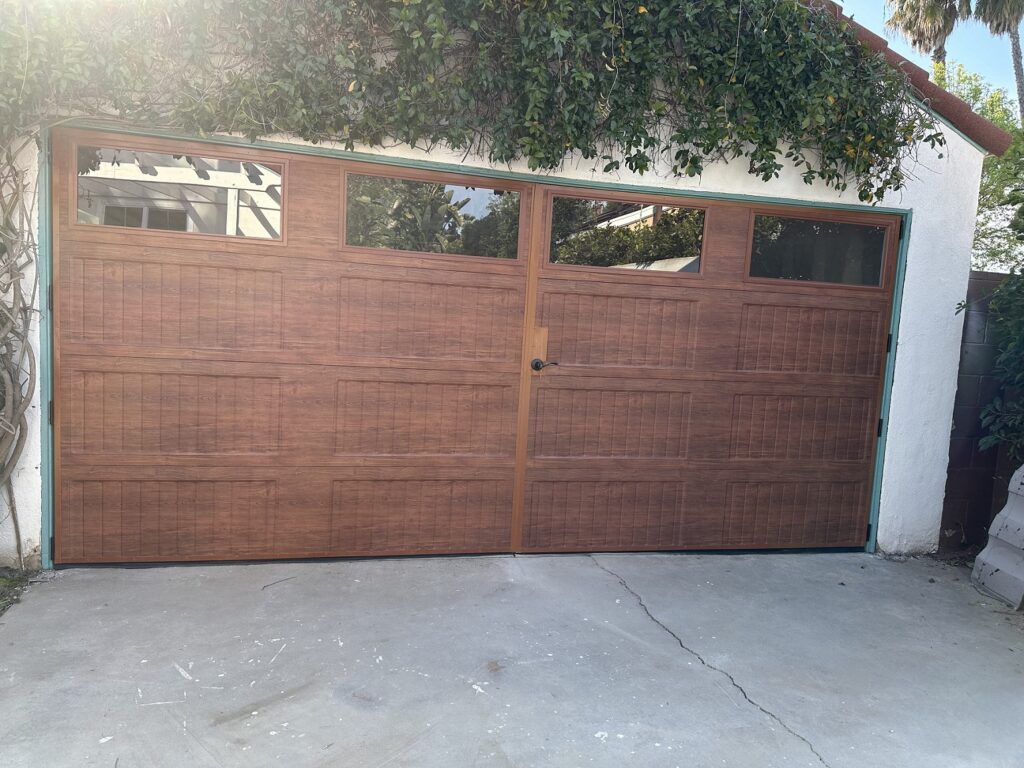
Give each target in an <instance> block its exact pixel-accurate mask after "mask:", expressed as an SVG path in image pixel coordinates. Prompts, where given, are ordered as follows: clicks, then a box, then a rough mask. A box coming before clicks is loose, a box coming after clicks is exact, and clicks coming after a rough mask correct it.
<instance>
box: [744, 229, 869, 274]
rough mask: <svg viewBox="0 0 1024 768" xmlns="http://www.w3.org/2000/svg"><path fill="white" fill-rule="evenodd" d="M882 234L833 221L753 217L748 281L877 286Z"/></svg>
mask: <svg viewBox="0 0 1024 768" xmlns="http://www.w3.org/2000/svg"><path fill="white" fill-rule="evenodd" d="M884 249H885V230H883V229H882V228H880V227H871V226H865V225H863V224H852V223H846V222H838V221H819V220H816V219H795V218H787V217H784V216H755V217H754V238H753V255H752V256H751V262H750V274H751V276H753V277H775V278H784V279H787V280H816V281H824V282H830V283H848V284H854V285H878V284H879V279H880V274H881V266H882V255H883V253H884Z"/></svg>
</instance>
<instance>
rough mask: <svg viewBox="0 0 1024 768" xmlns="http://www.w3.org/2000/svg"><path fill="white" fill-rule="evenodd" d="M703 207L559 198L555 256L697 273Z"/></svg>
mask: <svg viewBox="0 0 1024 768" xmlns="http://www.w3.org/2000/svg"><path fill="white" fill-rule="evenodd" d="M703 238H704V211H702V210H700V209H696V208H681V207H677V206H670V205H663V204H653V203H623V202H617V201H614V200H588V199H584V198H579V197H556V198H555V199H554V203H553V208H552V217H551V261H552V262H553V263H555V264H576V265H582V266H589V267H616V268H618V269H646V270H652V271H655V272H698V271H700V254H701V246H702V243H703Z"/></svg>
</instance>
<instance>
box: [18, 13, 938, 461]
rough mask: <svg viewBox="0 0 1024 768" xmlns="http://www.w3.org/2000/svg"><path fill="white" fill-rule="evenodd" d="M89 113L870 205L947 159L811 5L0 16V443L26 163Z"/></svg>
mask: <svg viewBox="0 0 1024 768" xmlns="http://www.w3.org/2000/svg"><path fill="white" fill-rule="evenodd" d="M76 116H88V117H105V118H115V119H119V120H123V121H130V122H132V123H136V124H142V125H147V126H153V127H173V128H177V129H181V130H184V131H188V132H195V133H200V134H202V133H212V132H233V133H238V134H242V135H245V136H248V137H250V138H253V139H255V138H257V137H260V136H266V135H270V134H277V133H288V134H293V135H297V136H299V137H301V138H303V139H306V140H308V141H313V142H326V141H332V142H340V143H342V144H343V145H345V146H347V147H349V148H352V147H355V146H357V145H370V146H381V145H384V144H386V143H389V142H399V143H404V144H408V145H413V146H417V147H421V148H430V147H432V146H437V145H446V146H448V147H451V148H453V149H455V150H459V151H463V152H465V153H467V154H475V155H478V156H482V157H485V158H487V159H489V160H490V161H492V162H496V163H511V162H513V161H517V160H525V161H526V162H527V163H528V164H529V166H530V167H531V168H534V169H554V168H557V167H558V166H559V165H560V164H561V163H562V162H563V161H564V160H565V158H566V157H567V156H569V155H573V154H574V155H576V156H579V157H582V158H584V159H587V160H592V161H593V162H594V165H595V167H597V168H599V169H603V170H604V171H614V170H616V169H618V168H620V167H623V166H624V167H625V168H627V169H629V170H631V171H636V172H644V171H648V170H650V169H652V168H653V167H655V166H658V167H663V168H666V169H668V170H669V171H670V172H671V173H673V174H677V175H687V176H695V175H697V174H700V173H701V172H702V171H703V169H704V168H705V167H706V166H707V165H708V164H710V163H713V162H716V161H720V160H733V161H737V160H739V159H740V158H743V160H744V161H745V162H746V164H747V166H748V170H749V172H750V173H751V174H753V175H754V176H756V177H759V178H761V179H765V180H768V179H771V178H773V177H775V176H777V175H779V174H780V172H781V171H782V170H783V168H784V167H785V166H787V165H789V166H793V167H796V168H797V169H798V171H799V172H800V173H801V174H802V175H803V178H804V181H806V182H807V183H808V184H810V183H814V182H820V183H823V184H825V185H827V186H830V187H833V188H835V189H837V190H840V191H841V190H846V189H853V190H855V191H856V193H857V194H858V196H859V198H860V199H861V200H862V201H865V202H871V203H873V202H876V201H878V200H881V199H882V198H883V196H884V195H885V194H886V193H888V192H890V191H893V190H898V189H900V188H901V187H902V186H903V185H904V183H905V181H906V179H907V174H908V173H909V172H910V167H911V163H912V161H913V159H914V154H915V152H916V151H917V149H918V148H919V147H921V146H922V145H929V146H931V147H933V148H934V147H941V145H942V144H943V143H944V142H943V137H942V134H941V132H940V131H939V129H938V127H937V124H936V122H935V121H934V120H933V118H932V117H931V116H930V114H929V113H928V112H927V111H925V110H922V109H920V107H919V105H918V104H917V103H916V101H915V94H914V93H913V91H912V88H911V86H910V84H909V82H908V80H907V78H906V76H905V75H904V74H903V73H902V72H899V71H897V70H895V69H893V68H892V67H891V66H890V65H889V64H887V63H886V61H885V60H884V59H883V58H882V57H881V56H880V55H878V54H876V53H873V52H871V51H870V50H868V49H867V48H865V47H864V46H862V45H861V44H860V43H859V42H858V41H857V39H856V36H855V34H854V32H853V30H852V29H850V28H849V27H848V25H847V24H846V23H845V22H843V21H842V20H840V19H838V18H837V17H836V16H835V15H834V14H833V12H832V11H831V10H830V8H829V7H828V6H825V5H822V6H819V5H817V0H805V2H803V3H801V2H798V1H797V0H701V2H695V1H694V0H641V1H640V2H637V0H288V2H281V0H0V165H2V166H3V168H2V169H0V181H2V183H3V185H4V186H3V194H4V196H5V208H4V209H3V212H2V215H3V216H4V217H5V218H4V220H3V221H2V222H0V225H2V229H0V254H2V258H3V260H4V261H3V263H2V264H0V292H2V295H3V298H4V302H5V303H4V305H3V307H0V314H2V315H3V317H0V331H6V333H7V335H5V336H3V337H2V338H0V368H3V369H4V370H5V371H6V376H4V375H2V374H0V390H2V391H0V432H3V431H4V430H7V431H11V430H13V432H14V433H17V431H18V429H19V427H17V426H16V425H13V426H12V423H9V421H7V420H8V418H9V417H10V418H18V417H20V416H19V412H20V411H21V404H23V403H24V402H25V401H26V399H27V400H31V397H32V387H33V386H34V384H33V382H34V377H33V376H32V375H30V372H29V361H30V358H29V356H28V354H29V353H28V352H26V351H24V348H25V338H26V334H27V323H28V322H29V319H28V315H27V314H26V310H25V305H24V299H25V297H26V296H29V295H31V293H32V291H31V290H30V289H26V288H25V286H23V285H22V280H23V279H26V276H27V275H30V274H34V270H32V269H30V266H31V262H32V260H33V258H34V248H35V244H34V242H33V241H32V240H31V234H30V233H31V226H30V222H29V221H28V220H27V219H26V218H25V216H24V210H27V209H23V206H22V203H18V204H17V205H15V204H13V203H10V204H9V203H8V201H7V198H8V196H10V195H14V196H15V198H17V196H18V194H20V193H19V192H18V190H25V189H28V187H29V185H27V184H26V179H25V178H24V175H23V172H22V171H20V170H19V168H20V167H19V166H18V165H17V164H16V163H15V162H14V159H13V158H14V156H15V154H16V153H15V150H16V148H17V146H16V145H17V142H19V141H22V140H23V139H24V138H25V137H32V136H35V135H37V132H38V130H39V129H40V127H42V126H45V125H52V124H54V123H55V122H59V121H61V120H64V119H67V118H69V117H76ZM19 174H21V175H19ZM12 211H14V213H12ZM18 211H21V212H20V213H19V212H18ZM17 445H20V441H18V440H17V439H16V440H15V441H14V443H13V444H12V445H9V446H8V448H9V450H8V452H7V453H3V454H2V455H0V462H3V464H4V466H8V467H9V466H11V465H12V463H13V462H15V461H16V460H17V452H18V451H17V449H16V446H17ZM2 451H3V445H2V444H0V453H2ZM4 477H9V472H0V479H3V478H4Z"/></svg>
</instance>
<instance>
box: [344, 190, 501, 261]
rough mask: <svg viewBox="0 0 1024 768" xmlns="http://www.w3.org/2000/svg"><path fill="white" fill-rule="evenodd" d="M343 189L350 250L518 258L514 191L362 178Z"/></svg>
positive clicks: (346, 238) (346, 234)
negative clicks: (385, 250)
mask: <svg viewBox="0 0 1024 768" xmlns="http://www.w3.org/2000/svg"><path fill="white" fill-rule="evenodd" d="M347 189H348V192H347V200H346V213H345V242H346V243H347V244H348V245H356V246H364V247H370V248H390V249H393V250H399V251H426V252H428V253H453V254H462V255H467V256H489V257H492V258H496V259H514V258H516V255H517V252H518V245H519V193H518V192H510V191H504V190H499V189H490V188H486V187H463V186H459V185H457V184H444V183H442V182H432V181H412V180H409V179H392V178H387V177H384V176H365V175H361V174H350V175H349V176H348V180H347Z"/></svg>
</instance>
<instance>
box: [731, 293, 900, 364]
mask: <svg viewBox="0 0 1024 768" xmlns="http://www.w3.org/2000/svg"><path fill="white" fill-rule="evenodd" d="M740 322H741V330H740V339H739V345H738V349H737V359H736V368H737V369H738V370H748V371H777V372H778V371H784V372H793V373H820V374H832V375H848V376H877V375H878V373H879V371H880V369H881V364H882V357H883V354H882V353H883V351H884V348H883V347H881V346H880V344H879V338H880V336H881V329H882V327H883V325H882V308H881V307H879V308H878V309H867V310H865V309H857V310H853V309H842V308H836V307H807V306H799V307H797V306H786V305H781V304H753V303H745V304H744V305H743V311H742V318H741V321H740Z"/></svg>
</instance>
